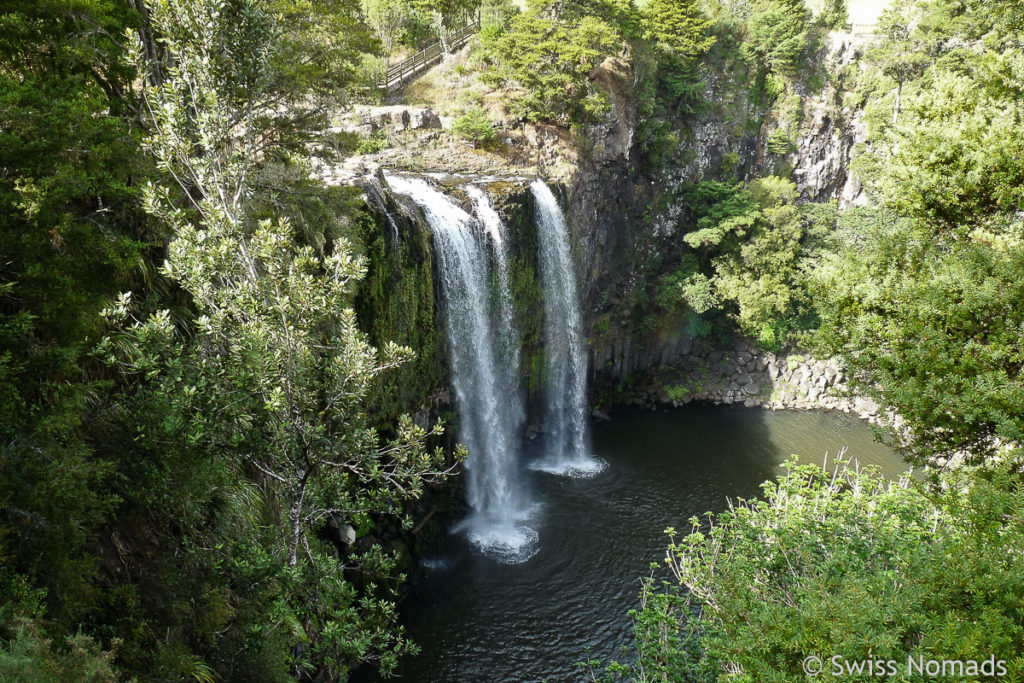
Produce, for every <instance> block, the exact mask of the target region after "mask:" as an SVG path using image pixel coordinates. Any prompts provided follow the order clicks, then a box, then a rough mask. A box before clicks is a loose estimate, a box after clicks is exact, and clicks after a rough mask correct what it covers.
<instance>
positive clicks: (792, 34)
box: [743, 0, 810, 77]
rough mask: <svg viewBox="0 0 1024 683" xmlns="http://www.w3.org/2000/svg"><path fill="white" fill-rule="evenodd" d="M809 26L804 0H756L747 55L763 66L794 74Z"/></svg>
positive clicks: (747, 43)
mask: <svg viewBox="0 0 1024 683" xmlns="http://www.w3.org/2000/svg"><path fill="white" fill-rule="evenodd" d="M809 25H810V11H809V10H808V9H807V6H806V5H805V4H804V2H803V0H756V2H754V3H753V7H752V11H751V14H750V18H749V19H748V20H747V40H746V42H744V43H743V51H744V55H745V56H746V58H747V59H748V60H749V61H752V62H754V63H755V64H757V65H758V66H759V67H760V68H762V69H765V70H767V71H770V72H772V73H777V74H781V75H783V76H790V77H791V76H793V75H795V74H796V72H797V70H798V69H799V67H800V63H801V59H802V57H803V53H804V50H805V49H806V47H807V31H808V28H809Z"/></svg>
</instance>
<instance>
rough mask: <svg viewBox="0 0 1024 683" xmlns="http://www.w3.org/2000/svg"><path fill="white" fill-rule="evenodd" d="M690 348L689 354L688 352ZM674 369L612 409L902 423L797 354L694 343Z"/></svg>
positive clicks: (829, 367) (649, 378)
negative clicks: (815, 414) (836, 416)
mask: <svg viewBox="0 0 1024 683" xmlns="http://www.w3.org/2000/svg"><path fill="white" fill-rule="evenodd" d="M687 347H688V348H687ZM682 349H683V351H684V353H682V355H680V356H679V358H678V359H677V360H676V361H675V362H674V363H673V365H672V366H671V367H664V368H658V369H656V370H651V371H648V372H646V373H643V374H641V375H638V376H636V377H635V378H633V379H632V382H630V383H629V384H628V385H620V386H618V387H615V388H613V389H610V388H609V387H607V386H605V387H604V391H605V397H606V398H607V399H608V401H609V402H610V403H619V404H631V405H637V406H647V407H658V406H662V407H664V406H673V407H680V406H683V405H686V404H688V403H692V402H707V403H713V404H720V405H742V406H747V407H760V408H767V409H770V410H783V409H786V410H822V409H824V410H837V411H841V412H844V413H852V414H854V415H856V416H858V417H860V418H861V419H864V420H868V421H869V422H872V423H875V424H882V423H885V424H887V425H888V424H891V425H894V426H896V427H899V426H900V422H901V421H900V420H899V418H898V417H897V416H895V415H890V414H887V413H885V412H884V411H882V410H881V408H880V407H879V405H878V404H877V403H875V402H874V401H873V400H871V399H869V398H865V397H862V396H856V395H854V394H853V393H852V391H851V389H850V385H849V382H848V377H847V375H846V373H845V372H844V371H843V370H842V368H840V367H839V365H838V364H837V363H835V362H834V361H831V360H821V359H815V358H811V357H809V356H807V355H805V354H802V353H800V352H799V351H798V350H794V351H789V352H786V353H780V354H775V353H772V352H770V351H764V350H762V349H760V348H758V347H757V345H756V344H754V343H752V342H750V341H749V340H746V339H743V338H739V337H734V338H732V339H731V340H730V341H729V343H726V344H721V343H719V342H718V341H717V340H716V341H715V342H714V343H712V342H711V341H707V340H692V341H691V342H690V343H689V344H683V346H682Z"/></svg>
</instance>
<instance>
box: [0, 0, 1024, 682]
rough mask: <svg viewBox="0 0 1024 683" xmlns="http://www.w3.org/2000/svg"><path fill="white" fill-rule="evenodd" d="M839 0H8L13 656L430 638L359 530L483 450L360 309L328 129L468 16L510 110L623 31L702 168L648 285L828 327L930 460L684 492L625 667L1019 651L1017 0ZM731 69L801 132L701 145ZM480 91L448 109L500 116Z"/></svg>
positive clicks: (739, 668)
mask: <svg viewBox="0 0 1024 683" xmlns="http://www.w3.org/2000/svg"><path fill="white" fill-rule="evenodd" d="M818 5H819V6H817V7H815V8H814V9H813V10H812V9H811V8H809V7H807V6H806V5H805V4H804V3H803V2H802V1H801V0H649V1H648V2H643V3H639V2H632V1H631V0H558V1H553V0H528V1H527V2H526V3H524V4H523V5H522V6H520V5H519V4H517V3H514V2H511V0H445V1H444V2H437V1H435V0H361V1H356V0H324V1H317V2H312V1H309V0H152V1H149V0H7V2H5V3H4V5H3V7H2V9H0V415H2V418H0V679H3V680H8V679H10V680H16V681H51V680H52V681H66V680H95V681H112V680H121V679H138V680H182V679H193V680H201V681H212V680H291V679H295V678H301V679H308V680H343V679H345V678H346V677H347V676H348V674H349V673H350V672H351V670H352V669H353V668H354V667H355V666H357V665H359V664H360V663H365V662H370V663H375V664H377V665H378V666H379V668H380V670H381V671H382V672H384V673H385V674H386V673H388V672H391V671H392V670H393V669H394V668H395V666H396V663H397V661H398V658H399V657H400V656H402V655H403V654H405V653H407V652H410V651H411V650H413V649H414V648H415V645H414V644H413V643H410V642H409V641H408V640H407V639H406V638H405V637H404V635H403V634H402V630H401V628H399V626H398V624H397V616H396V608H395V604H394V592H395V588H396V586H397V585H398V584H399V583H400V582H401V581H402V578H403V577H402V572H401V571H400V560H399V558H397V557H396V553H394V552H391V551H390V550H387V549H385V548H382V547H381V546H380V545H379V544H373V543H371V544H369V545H366V546H362V545H358V546H357V545H354V544H353V543H351V542H349V541H347V540H346V541H339V540H338V537H337V534H336V533H334V530H337V529H338V528H339V527H350V528H351V529H352V533H353V535H354V536H358V537H359V538H366V537H367V536H368V535H369V530H372V529H373V528H374V526H375V525H377V524H379V523H381V520H384V519H387V520H397V521H396V524H398V525H399V526H400V525H401V524H405V525H406V526H408V523H409V520H408V516H407V514H406V513H407V504H408V502H409V501H410V500H413V499H415V498H417V497H418V496H419V495H420V493H421V492H422V491H423V489H424V487H425V486H426V485H427V484H429V483H432V482H435V481H438V480H440V479H441V478H443V477H444V476H445V475H446V474H449V473H451V472H452V471H453V470H454V468H455V467H456V466H457V464H458V461H459V460H460V459H461V458H463V457H465V455H466V454H465V453H464V452H463V451H462V450H461V449H458V448H456V449H454V451H452V449H449V450H448V452H445V451H444V450H443V449H442V448H441V444H442V441H441V435H442V432H443V425H441V424H437V425H434V426H428V427H426V428H424V427H422V426H417V425H416V424H414V423H413V421H412V420H411V419H410V418H408V417H406V416H404V415H401V414H400V413H401V412H402V410H404V409H406V408H407V406H400V408H401V409H398V408H396V405H398V404H399V403H400V402H398V401H397V400H395V399H393V398H389V396H388V392H389V391H390V390H392V389H395V386H394V381H393V380H389V377H393V373H394V372H395V371H396V369H401V368H403V367H405V368H408V367H410V366H412V367H419V366H417V365H415V362H416V361H415V360H414V359H413V355H414V354H413V353H412V351H411V350H410V349H408V348H404V347H402V346H399V345H397V344H394V343H389V342H388V340H382V341H381V343H379V344H377V346H378V347H379V348H375V347H374V345H373V344H371V343H370V341H369V337H368V334H369V331H368V330H366V329H360V325H359V322H358V320H359V319H358V316H357V314H356V312H355V310H356V308H357V305H358V302H357V298H358V297H359V294H360V286H361V282H363V279H364V276H365V275H366V272H367V251H368V246H367V245H368V242H369V241H370V239H371V238H370V237H369V236H368V229H367V224H368V221H369V218H368V216H367V214H366V212H365V211H364V210H363V208H362V203H361V202H362V200H361V199H360V196H359V195H360V192H359V191H357V190H354V189H352V188H346V187H328V186H327V185H325V184H323V183H321V182H320V181H318V180H316V179H314V177H313V174H312V168H313V164H312V161H311V159H312V157H313V156H317V158H318V159H321V160H322V159H323V158H330V157H332V155H333V156H337V157H344V156H346V155H349V154H352V153H355V152H357V151H367V150H371V151H372V150H373V149H375V147H376V146H377V145H378V143H379V141H378V140H375V139H372V138H370V139H359V137H358V136H357V135H354V134H350V133H338V132H337V129H336V127H333V126H332V121H333V119H334V117H335V116H336V115H337V114H338V113H339V112H341V111H343V110H345V108H347V107H350V106H351V105H353V104H355V103H374V102H377V101H379V99H380V97H381V94H380V91H379V89H378V88H377V87H376V84H377V81H378V80H379V79H380V77H381V75H382V74H383V73H384V71H385V69H386V66H387V64H388V62H389V61H394V60H395V59H398V58H401V57H404V56H407V55H409V54H412V53H414V52H415V51H417V50H419V49H421V48H423V47H425V46H427V45H430V44H431V43H433V42H435V41H437V42H440V44H441V45H442V46H443V48H444V49H445V50H446V51H447V50H448V49H449V47H450V46H449V39H450V36H451V35H452V34H453V33H455V32H456V31H458V30H459V29H461V28H463V27H464V26H466V25H467V24H469V23H471V22H474V21H477V20H479V21H480V24H481V30H480V35H479V36H478V37H477V38H476V39H475V41H474V42H473V43H472V45H471V48H470V51H471V53H472V60H471V61H470V66H469V67H467V68H468V69H469V70H470V71H474V72H475V74H476V76H475V77H477V78H478V79H479V82H481V83H483V84H485V85H486V87H487V88H490V89H491V91H496V92H499V93H502V99H503V100H504V101H505V102H506V103H507V108H506V112H505V114H507V116H508V118H509V120H512V121H514V122H515V123H516V125H522V124H526V123H529V124H538V125H545V126H552V127H557V128H559V129H561V130H565V131H569V133H571V135H573V136H576V137H575V138H573V139H575V140H577V141H578V142H580V144H581V146H582V144H583V141H585V140H586V135H587V133H588V130H590V127H592V126H595V125H597V124H599V123H600V122H601V121H603V120H604V118H605V117H607V116H608V115H609V112H611V111H612V109H613V99H612V94H611V93H609V92H608V90H607V89H606V88H604V87H602V81H601V79H599V78H596V77H594V74H595V73H596V70H599V69H600V68H602V66H606V65H608V64H612V65H614V64H616V63H622V64H626V65H628V70H629V73H630V75H631V76H632V78H631V79H630V83H629V92H628V93H627V95H628V97H629V99H630V101H631V103H632V106H633V107H634V109H635V111H636V131H635V139H634V140H633V143H634V145H635V148H636V150H637V151H638V156H637V157H636V158H637V159H640V160H641V161H637V162H636V163H638V164H644V165H645V166H644V168H643V169H642V170H643V172H645V173H648V174H649V176H650V177H654V178H657V179H658V182H660V183H662V184H664V186H665V187H666V188H667V190H666V193H665V194H666V196H670V197H671V198H672V199H673V200H674V201H678V203H679V204H680V205H681V206H683V207H685V210H684V211H683V212H682V213H681V214H679V215H677V216H675V217H674V219H673V220H675V221H676V222H678V224H679V225H678V226H677V227H678V228H679V230H678V244H676V245H675V247H676V249H677V253H678V255H679V257H678V258H677V259H675V260H674V261H673V262H671V263H659V264H658V266H657V267H652V268H651V269H649V271H647V272H644V273H643V275H644V276H645V277H643V278H640V279H639V280H638V284H637V286H636V290H635V296H634V300H633V301H632V303H631V306H633V308H634V312H635V314H636V316H637V317H638V318H639V319H641V320H643V321H651V324H652V325H656V324H659V323H658V321H663V320H673V321H678V320H679V319H680V316H682V319H684V320H685V321H686V322H685V324H686V325H687V329H688V330H689V331H690V332H692V333H694V334H697V335H711V336H713V335H714V334H715V333H721V332H723V330H724V331H727V332H731V331H736V330H738V331H740V332H742V333H743V334H745V335H747V336H749V337H751V338H753V339H756V340H758V342H759V343H760V344H761V345H762V346H763V347H764V348H766V349H771V350H778V349H779V348H782V347H784V346H787V345H794V344H799V345H801V346H803V347H806V348H809V349H811V350H813V351H814V352H816V353H819V354H821V355H823V356H824V355H827V356H835V357H837V358H838V359H840V360H841V362H842V363H843V365H844V366H845V367H846V368H847V369H848V370H849V371H850V372H851V373H852V374H853V375H854V378H855V380H856V381H857V383H858V385H857V386H858V389H859V390H860V391H862V392H864V393H865V394H868V395H871V396H873V397H875V398H876V399H877V400H878V401H879V402H880V403H881V404H882V405H884V406H885V407H887V408H891V409H892V410H894V411H895V412H896V413H898V414H899V415H900V416H901V418H902V420H903V424H904V428H903V429H901V430H899V431H893V432H891V433H889V434H888V438H890V439H891V440H892V441H893V442H894V443H895V444H896V445H897V446H898V447H899V448H900V450H901V452H902V453H903V454H904V455H905V457H906V458H907V459H908V461H909V462H911V463H914V464H916V465H919V466H922V467H924V468H925V471H926V472H927V473H928V476H926V477H924V478H922V480H920V481H919V480H908V481H904V482H901V483H899V484H897V485H889V484H886V483H884V482H882V481H880V480H878V479H877V478H875V477H874V475H872V474H870V473H868V474H856V475H854V474H844V475H841V476H840V475H837V477H835V478H832V479H830V480H829V479H823V478H822V476H823V475H822V473H821V472H820V470H815V469H806V468H797V469H796V470H795V471H794V472H793V473H792V474H791V475H790V476H788V477H786V478H783V479H782V480H780V481H779V482H777V483H769V484H768V485H766V490H765V500H763V501H756V502H751V503H749V504H744V505H738V506H737V507H736V508H734V509H733V510H731V511H730V512H728V513H726V514H723V515H721V516H719V517H718V518H716V519H715V520H714V526H713V528H710V529H709V528H708V525H707V520H704V521H701V520H696V521H695V525H696V526H695V531H696V533H695V535H691V536H688V537H686V538H682V539H676V538H675V537H673V540H672V545H671V547H670V550H669V555H668V566H669V567H670V569H671V571H672V572H673V574H672V575H671V578H672V580H671V581H668V582H665V583H662V582H661V581H660V579H659V580H653V579H652V581H651V582H649V583H648V584H647V585H646V587H645V590H644V596H643V597H644V608H643V609H642V610H641V611H638V612H637V614H636V615H635V619H636V635H637V644H638V648H639V660H638V661H637V662H636V663H635V664H629V665H619V664H612V665H610V667H608V668H607V669H606V670H604V671H603V673H602V674H600V675H606V676H608V677H617V676H630V677H634V678H637V679H640V680H694V681H697V680H751V681H765V680H780V681H781V680H792V679H793V676H796V675H798V674H799V671H800V668H799V667H800V659H801V658H802V657H803V656H804V655H805V654H806V653H808V652H815V651H818V652H825V651H835V652H838V651H839V650H840V649H842V648H843V647H846V648H848V649H847V650H846V652H848V653H850V654H851V656H852V655H856V654H858V653H863V654H864V656H865V657H869V656H875V655H878V656H882V657H884V658H889V657H890V656H891V657H897V656H901V657H902V656H906V655H907V654H913V653H916V652H923V651H928V652H933V651H940V650H941V651H942V652H944V653H949V654H950V655H955V654H957V653H959V652H961V650H962V649H963V647H961V646H962V645H963V644H964V643H970V644H971V652H975V653H976V652H981V651H982V650H985V652H986V653H989V652H990V653H992V654H996V655H1000V656H1001V657H1002V658H1003V659H1006V660H1008V661H1009V662H1010V665H1011V672H1012V673H1013V675H1016V676H1018V677H1019V676H1021V675H1024V662H1022V660H1021V655H1020V653H1021V652H1024V617H1022V614H1021V612H1020V606H1019V598H1020V596H1021V595H1022V594H1024V586H1021V585H1020V581H1021V578H1020V577H1022V576H1024V572H1022V569H1024V567H1022V566H1021V565H1022V560H1021V554H1020V553H1021V546H1020V543H1021V541H1022V539H1021V534H1020V530H1021V523H1022V522H1021V520H1022V518H1024V488H1022V484H1021V480H1020V464H1019V453H1018V450H1017V449H1018V444H1020V443H1021V441H1022V440H1024V411H1022V408H1021V406H1024V381H1022V378H1021V370H1022V367H1024V346H1022V345H1024V305H1022V303H1024V289H1022V287H1024V285H1022V283H1024V241H1022V240H1024V221H1022V216H1024V206H1022V203H1024V195H1022V192H1024V191H1022V189H1021V188H1022V187H1024V149H1022V145H1024V109H1022V106H1024V105H1022V104H1021V103H1022V102H1024V44H1022V38H1021V36H1022V35H1024V9H1022V7H1021V4H1020V3H1019V2H1016V1H1015V0H995V1H992V0H988V1H986V2H982V1H981V0H919V1H912V0H895V1H894V2H893V3H891V5H890V7H889V8H888V9H887V10H886V11H885V12H884V13H883V14H882V16H881V18H880V19H879V22H878V25H877V26H876V28H875V38H874V40H873V41H872V42H870V44H869V45H868V46H867V47H866V48H865V49H864V51H863V56H862V58H861V59H860V60H859V61H858V62H857V63H855V64H854V65H853V67H852V68H848V69H847V70H846V72H844V73H843V74H835V73H828V72H824V71H823V66H822V61H821V59H820V56H821V54H822V53H823V52H822V51H823V49H824V46H825V45H826V43H827V41H828V39H829V34H830V32H831V31H834V30H836V29H842V28H843V26H844V25H845V24H846V22H847V21H848V20H849V13H848V12H847V9H848V8H847V7H846V6H845V5H844V3H842V2H832V1H826V2H823V3H819V4H818ZM723 74H725V75H727V76H728V78H724V77H723V76H722V75H723ZM826 84H827V85H829V86H832V87H835V88H836V89H837V90H842V91H843V99H844V102H843V104H844V106H846V105H848V106H849V107H851V108H854V109H857V110H859V111H863V121H864V123H865V125H866V127H867V133H866V139H865V141H864V142H862V143H861V144H860V146H859V149H858V150H857V152H858V154H856V155H855V159H854V164H853V171H854V172H855V173H856V174H857V175H858V177H859V178H861V179H862V180H863V182H864V184H865V186H866V188H867V191H868V197H869V199H870V202H869V203H868V204H867V205H865V206H860V207H854V208H848V209H846V210H845V211H843V212H840V211H839V210H838V207H837V206H836V204H835V203H813V202H807V201H804V200H803V199H802V198H801V197H800V195H799V193H798V191H797V189H796V185H795V183H794V182H793V180H792V179H791V178H790V175H791V171H792V168H791V167H789V166H787V164H786V163H785V159H786V157H787V155H788V154H789V153H790V152H791V151H792V150H793V149H794V146H795V144H796V140H795V137H796V134H797V128H798V126H797V123H798V119H799V108H800V102H801V97H804V96H806V95H807V94H808V93H813V92H820V91H821V90H822V88H824V87H825V86H826ZM712 86H713V87H715V88H719V90H718V91H715V92H722V89H727V90H728V91H729V92H730V93H731V96H734V99H733V100H731V101H732V102H733V103H735V102H738V101H742V103H743V106H742V108H743V110H744V112H745V113H744V116H747V117H748V118H747V119H744V121H745V123H744V122H740V123H737V125H738V126H743V125H747V126H751V127H753V130H754V132H755V133H758V132H760V131H764V132H767V131H771V132H770V134H768V135H767V139H766V140H765V141H764V143H765V149H766V157H767V158H768V159H769V160H770V161H772V163H773V164H774V166H773V170H774V172H773V173H765V174H764V175H763V177H745V175H744V174H743V173H741V169H739V168H738V159H737V158H733V157H728V156H727V158H725V159H723V160H722V163H721V164H719V165H718V167H717V168H716V169H715V172H714V173H709V174H708V175H707V176H706V177H685V178H682V179H681V177H680V175H679V174H674V173H673V172H674V170H677V169H679V168H683V167H685V166H686V165H687V164H688V163H689V162H690V161H691V160H692V157H693V154H694V149H695V147H696V144H697V143H696V142H695V140H694V135H693V127H694V124H695V122H696V121H698V120H700V119H701V118H702V117H704V118H707V117H715V116H720V117H724V118H730V117H733V115H734V113H735V112H734V110H733V109H729V106H727V105H728V103H724V102H721V101H712V100H711V99H709V97H708V93H709V92H711V91H712V90H710V89H711V88H712ZM485 104H486V102H485V101H484V99H483V98H481V99H480V101H476V100H473V101H471V102H469V106H467V108H466V109H465V113H464V115H463V116H461V117H460V118H458V119H457V120H456V121H455V122H454V123H453V124H452V131H453V132H454V133H455V134H456V135H457V136H461V137H463V138H466V139H468V140H470V141H471V142H472V144H473V146H474V147H478V146H479V147H486V146H489V145H490V146H493V145H496V144H497V142H496V141H497V138H498V134H497V127H496V126H497V122H496V121H494V120H492V118H493V116H492V114H491V113H490V110H488V109H486V108H485V107H484V105H485ZM736 118H737V120H739V119H738V117H736ZM656 210H657V207H652V211H654V212H656ZM428 270H429V268H428ZM364 294H365V292H364ZM367 296H372V294H371V295H367ZM431 303H432V302H431ZM385 405H386V406H388V408H387V409H386V410H385V409H383V408H381V406H385ZM954 465H955V466H954ZM791 501H797V503H798V504H795V505H794V504H791ZM811 508H813V510H814V513H813V514H811V513H809V512H808V510H810V509H811ZM723 547H728V548H732V549H733V552H732V553H731V554H727V555H726V556H723V555H722V554H721V553H720V552H719V551H720V550H721V549H722V548H723ZM811 605H817V610H812V609H810V606H811ZM894 605H896V606H898V607H893V606H894ZM893 610H897V611H898V612H899V614H900V616H899V617H898V619H896V618H894V616H893ZM694 614H696V615H697V616H692V615H694ZM851 634H856V638H854V636H853V635H851ZM986 648H987V649H986ZM964 652H966V650H964ZM967 654H970V653H967ZM597 668H598V664H597V663H591V669H592V673H593V674H594V675H599V674H598V673H597Z"/></svg>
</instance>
